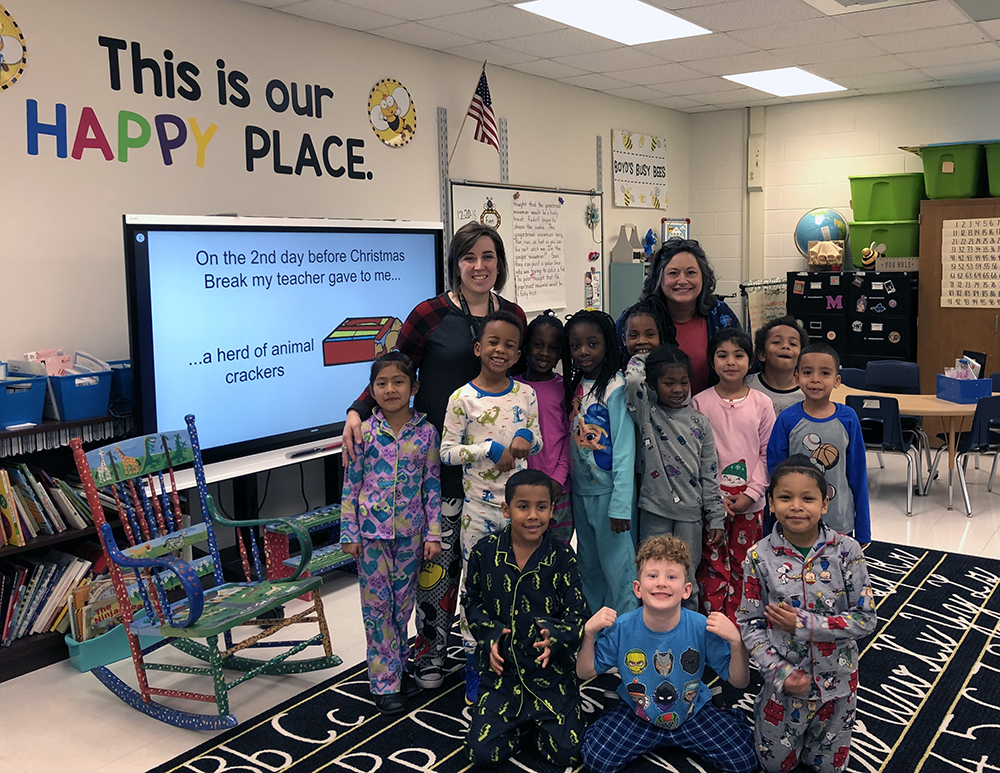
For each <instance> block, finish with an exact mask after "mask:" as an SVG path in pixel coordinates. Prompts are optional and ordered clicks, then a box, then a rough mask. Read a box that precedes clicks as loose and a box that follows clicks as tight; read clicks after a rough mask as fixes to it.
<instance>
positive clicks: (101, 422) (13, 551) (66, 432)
mask: <svg viewBox="0 0 1000 773" xmlns="http://www.w3.org/2000/svg"><path fill="white" fill-rule="evenodd" d="M131 427H132V420H131V418H128V417H126V418H120V417H114V416H101V417H98V418H92V419H81V420H77V421H67V422H43V423H42V424H39V425H36V426H34V427H26V428H23V429H16V430H9V431H8V430H0V464H14V463H16V462H28V463H30V464H32V465H37V466H40V467H44V468H47V469H48V468H51V467H58V469H60V470H69V469H74V465H73V460H72V456H71V454H70V452H69V448H68V446H69V441H70V439H71V438H74V437H78V438H81V439H82V440H83V442H84V443H94V442H100V441H103V440H111V439H114V438H121V437H125V435H126V434H127V433H128V432H129V431H130V430H131ZM96 534H97V530H96V529H95V528H94V527H93V526H88V527H87V528H85V529H66V531H63V532H60V533H58V534H40V535H38V536H37V537H35V538H33V539H29V540H27V544H26V545H24V546H23V547H19V546H13V545H5V546H4V547H0V559H3V558H9V557H11V556H14V555H19V554H24V553H33V552H36V551H43V552H44V551H46V550H48V549H49V548H52V547H55V546H57V545H60V544H65V543H70V542H76V541H79V540H82V539H87V538H94V537H95V535H96ZM68 656H69V653H68V651H67V648H66V643H65V641H64V640H63V635H62V634H61V633H54V632H53V633H37V634H31V635H28V636H24V637H22V638H20V639H15V640H14V641H13V642H11V644H10V645H9V646H7V647H0V682H4V681H6V680H8V679H13V678H14V677H17V676H21V675H22V674H26V673H28V672H30V671H34V670H35V669H38V668H42V667H43V666H47V665H50V664H52V663H57V662H58V661H60V660H65V659H66V658H67V657H68Z"/></svg>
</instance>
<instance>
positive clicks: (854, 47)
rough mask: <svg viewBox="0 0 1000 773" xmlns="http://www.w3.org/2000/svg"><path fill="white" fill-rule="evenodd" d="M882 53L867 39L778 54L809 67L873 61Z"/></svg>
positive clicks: (816, 45)
mask: <svg viewBox="0 0 1000 773" xmlns="http://www.w3.org/2000/svg"><path fill="white" fill-rule="evenodd" d="M881 53H882V51H881V49H879V48H878V47H877V46H876V45H875V44H874V43H872V42H871V41H870V40H869V39H867V38H851V39H850V40H838V41H836V42H835V43H815V44H812V45H808V46H799V47H797V48H782V49H781V50H780V51H779V52H778V54H779V55H780V56H781V57H782V58H784V59H787V60H788V61H790V62H792V63H794V64H797V65H799V66H800V67H807V66H808V65H812V64H818V63H820V62H843V61H846V60H850V59H871V58H872V57H874V56H878V55H879V54H881Z"/></svg>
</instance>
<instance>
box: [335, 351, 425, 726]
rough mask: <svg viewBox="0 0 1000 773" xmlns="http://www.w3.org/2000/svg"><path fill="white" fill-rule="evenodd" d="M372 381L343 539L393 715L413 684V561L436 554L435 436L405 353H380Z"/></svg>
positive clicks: (387, 709)
mask: <svg viewBox="0 0 1000 773" xmlns="http://www.w3.org/2000/svg"><path fill="white" fill-rule="evenodd" d="M370 386H371V391H372V394H373V395H374V397H375V400H376V402H377V403H378V405H379V407H378V408H376V409H375V410H374V411H373V412H372V415H371V417H370V418H369V419H368V420H367V421H365V422H364V423H363V424H362V425H361V435H362V440H361V444H360V453H356V454H354V457H353V459H352V460H351V461H350V462H349V463H348V465H347V467H346V469H345V471H344V493H343V501H342V503H341V521H340V542H341V545H342V546H343V548H344V552H346V553H349V554H350V555H352V556H354V558H355V559H357V562H358V580H359V583H358V584H359V586H360V588H361V614H362V616H363V618H364V622H365V638H366V639H367V641H368V678H369V680H370V682H371V692H372V698H373V699H374V701H375V705H376V707H377V708H378V710H379V711H381V712H382V713H383V714H400V713H402V712H403V711H404V707H403V698H406V697H408V696H409V695H413V694H414V693H416V692H417V691H418V690H419V687H418V686H417V684H416V682H415V681H414V678H413V676H412V675H411V674H410V673H409V672H408V669H407V661H408V659H409V646H408V645H407V636H406V627H407V625H408V624H409V621H410V615H411V614H412V613H413V602H414V594H415V588H416V582H417V573H418V572H419V571H420V560H421V557H422V558H423V559H424V560H425V561H431V560H433V559H434V558H436V557H437V555H438V554H439V553H440V552H441V461H440V444H441V441H440V437H439V436H438V431H437V430H436V429H435V428H434V427H433V426H432V425H431V424H430V422H428V421H427V419H426V417H425V416H424V414H422V413H416V412H414V411H413V409H412V408H411V407H410V398H411V397H413V395H415V394H416V393H417V388H418V384H417V381H416V368H415V367H414V366H413V363H412V362H411V361H410V358H409V357H407V356H406V355H405V354H401V353H400V352H389V353H388V354H386V355H384V356H382V357H380V358H379V359H378V360H376V361H375V363H374V364H373V365H372V372H371V383H370Z"/></svg>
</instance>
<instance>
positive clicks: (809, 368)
mask: <svg viewBox="0 0 1000 773" xmlns="http://www.w3.org/2000/svg"><path fill="white" fill-rule="evenodd" d="M795 378H796V380H797V382H798V385H799V388H800V389H801V390H802V394H803V395H805V399H804V400H803V401H802V402H801V403H799V404H798V405H793V406H792V407H790V408H786V409H785V410H783V411H782V412H781V414H780V415H779V416H778V418H777V420H776V421H775V422H774V429H772V430H771V440H770V442H768V444H767V474H768V475H770V474H771V473H772V472H774V468H775V467H777V466H778V463H779V462H782V461H784V460H785V459H787V458H788V457H789V456H790V455H791V454H805V455H806V456H808V457H810V458H811V459H812V460H813V464H815V465H816V466H817V467H819V468H820V469H821V470H823V471H824V474H825V475H826V480H827V483H828V484H829V485H828V490H827V493H828V495H829V497H830V509H829V510H828V511H827V514H826V517H825V518H824V519H823V520H824V521H825V522H826V524H827V525H828V526H829V527H831V528H832V529H834V530H836V531H839V532H840V533H841V534H852V533H853V536H854V538H855V539H856V540H857V541H858V542H860V543H861V544H862V545H867V544H868V543H869V542H871V541H872V530H871V514H870V511H869V507H868V462H867V460H866V459H865V441H864V438H863V437H862V436H861V422H860V420H859V419H858V414H856V413H855V412H854V409H853V408H849V407H848V406H846V405H841V404H840V403H835V402H833V401H832V400H831V399H830V394H831V393H832V392H833V390H834V389H835V388H836V387H837V386H839V385H840V357H839V356H838V355H837V352H836V351H835V350H834V349H833V347H831V346H828V345H827V344H823V343H816V344H810V345H809V346H807V347H805V348H804V349H803V350H802V353H801V354H800V355H799V362H798V365H797V366H796V369H795Z"/></svg>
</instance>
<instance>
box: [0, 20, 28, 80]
mask: <svg viewBox="0 0 1000 773" xmlns="http://www.w3.org/2000/svg"><path fill="white" fill-rule="evenodd" d="M26 58H27V57H26V48H25V45H24V35H23V34H22V33H21V28H20V27H18V26H17V22H16V21H14V17H12V16H11V15H10V11H8V10H7V9H6V8H4V7H3V6H2V5H0V90H3V89H7V88H9V87H10V86H13V85H14V84H15V83H17V79H18V78H20V77H21V74H22V73H23V72H24V62H25V59H26Z"/></svg>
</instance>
